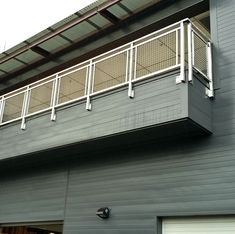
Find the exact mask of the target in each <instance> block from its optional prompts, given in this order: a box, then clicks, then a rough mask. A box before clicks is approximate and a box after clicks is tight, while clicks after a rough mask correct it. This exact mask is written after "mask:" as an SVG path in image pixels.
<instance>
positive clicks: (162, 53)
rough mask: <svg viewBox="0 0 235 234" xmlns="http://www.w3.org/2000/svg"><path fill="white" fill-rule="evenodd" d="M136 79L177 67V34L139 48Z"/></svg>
mask: <svg viewBox="0 0 235 234" xmlns="http://www.w3.org/2000/svg"><path fill="white" fill-rule="evenodd" d="M136 58H137V59H136V78H139V77H142V76H145V75H149V74H151V73H153V72H156V71H160V70H162V69H165V68H168V67H171V66H174V65H176V33H175V32H172V33H169V34H167V35H165V36H162V37H159V38H157V39H154V40H152V41H149V42H147V43H145V44H142V45H140V46H138V47H137V56H136Z"/></svg>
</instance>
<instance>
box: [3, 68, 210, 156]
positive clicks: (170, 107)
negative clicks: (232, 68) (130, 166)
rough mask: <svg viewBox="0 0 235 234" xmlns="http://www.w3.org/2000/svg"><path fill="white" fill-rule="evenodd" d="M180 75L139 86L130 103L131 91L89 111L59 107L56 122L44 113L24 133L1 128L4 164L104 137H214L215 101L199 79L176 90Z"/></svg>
mask: <svg viewBox="0 0 235 234" xmlns="http://www.w3.org/2000/svg"><path fill="white" fill-rule="evenodd" d="M177 75H179V71H178V70H175V71H171V72H168V73H165V74H164V75H161V76H156V77H152V78H150V79H147V80H142V81H139V82H136V83H135V85H134V91H135V97H134V98H132V99H131V98H129V97H128V95H127V93H128V88H127V87H121V88H117V89H116V90H113V91H111V92H110V91H109V92H107V93H103V94H100V95H97V96H95V97H93V98H92V100H91V103H92V111H87V110H85V105H86V103H85V101H80V102H77V103H74V104H71V105H69V106H64V107H61V109H58V110H57V118H56V121H55V122H53V121H49V119H50V113H43V114H41V116H36V117H35V116H34V117H33V116H32V117H31V118H29V119H27V128H26V130H24V131H22V130H20V129H19V123H18V122H15V123H12V124H10V125H6V126H3V127H2V129H1V135H0V148H1V151H0V159H6V158H11V157H16V156H20V155H26V154H32V153H36V152H40V151H44V150H48V149H55V148H58V147H59V148H61V147H65V146H69V145H73V144H75V145H77V144H80V143H84V142H91V141H96V140H98V139H103V138H105V139H111V140H112V139H113V140H114V141H119V142H116V143H117V144H118V143H119V144H121V143H122V140H120V139H125V141H129V142H135V141H137V140H138V139H141V138H143V137H144V138H146V139H148V137H149V138H152V137H154V138H163V137H172V136H176V135H181V136H182V135H184V134H187V135H193V134H205V133H206V134H208V133H211V132H212V129H211V100H210V99H209V98H208V97H206V95H205V86H204V85H203V84H202V83H201V82H200V81H199V80H198V79H196V78H195V79H194V82H193V84H191V83H188V82H186V83H180V84H177V85H176V76H177ZM117 136H118V137H117ZM99 142H102V141H99ZM105 142H106V141H105V140H104V141H103V143H105ZM123 143H124V142H123ZM83 145H84V146H85V145H86V144H83Z"/></svg>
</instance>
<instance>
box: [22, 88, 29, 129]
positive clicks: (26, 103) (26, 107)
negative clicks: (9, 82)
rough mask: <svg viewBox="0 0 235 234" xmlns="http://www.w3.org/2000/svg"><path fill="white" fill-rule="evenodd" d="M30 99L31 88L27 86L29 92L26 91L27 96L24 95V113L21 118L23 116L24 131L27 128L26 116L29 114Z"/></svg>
mask: <svg viewBox="0 0 235 234" xmlns="http://www.w3.org/2000/svg"><path fill="white" fill-rule="evenodd" d="M29 97H30V88H29V86H27V90H26V91H25V94H24V100H23V106H22V113H21V116H22V122H21V129H22V130H25V128H26V121H25V116H26V114H27V113H28V108H29Z"/></svg>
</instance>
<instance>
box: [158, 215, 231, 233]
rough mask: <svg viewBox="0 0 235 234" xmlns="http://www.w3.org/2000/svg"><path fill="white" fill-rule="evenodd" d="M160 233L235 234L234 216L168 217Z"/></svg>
mask: <svg viewBox="0 0 235 234" xmlns="http://www.w3.org/2000/svg"><path fill="white" fill-rule="evenodd" d="M162 222H163V223H162V234H235V217H203V218H169V219H164V220H163V221H162Z"/></svg>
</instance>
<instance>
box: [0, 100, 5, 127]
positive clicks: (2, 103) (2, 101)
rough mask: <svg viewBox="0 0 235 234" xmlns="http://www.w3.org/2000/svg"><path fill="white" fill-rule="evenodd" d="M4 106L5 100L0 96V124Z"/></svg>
mask: <svg viewBox="0 0 235 234" xmlns="http://www.w3.org/2000/svg"><path fill="white" fill-rule="evenodd" d="M4 106H5V100H4V99H3V98H2V99H1V100H0V124H1V123H2V120H3V113H4Z"/></svg>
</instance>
